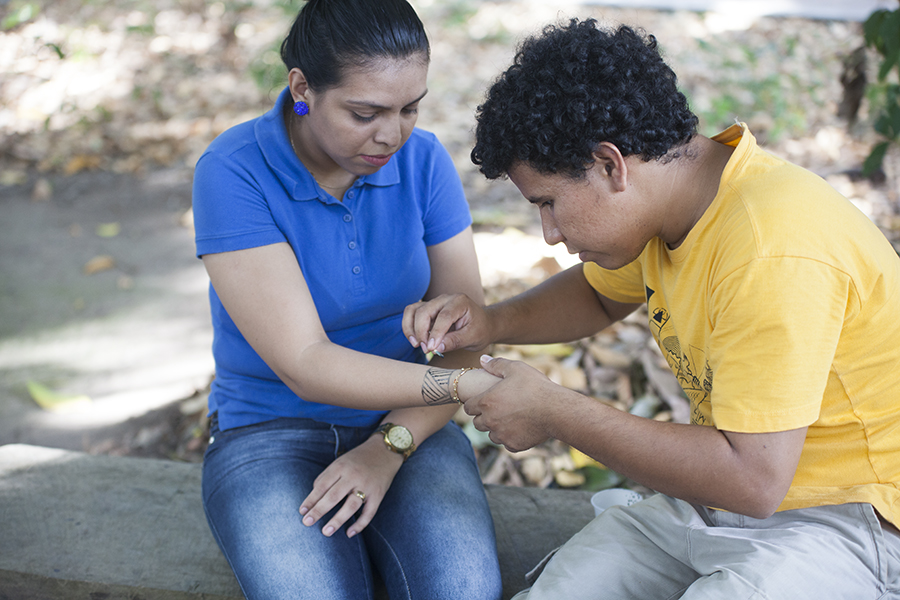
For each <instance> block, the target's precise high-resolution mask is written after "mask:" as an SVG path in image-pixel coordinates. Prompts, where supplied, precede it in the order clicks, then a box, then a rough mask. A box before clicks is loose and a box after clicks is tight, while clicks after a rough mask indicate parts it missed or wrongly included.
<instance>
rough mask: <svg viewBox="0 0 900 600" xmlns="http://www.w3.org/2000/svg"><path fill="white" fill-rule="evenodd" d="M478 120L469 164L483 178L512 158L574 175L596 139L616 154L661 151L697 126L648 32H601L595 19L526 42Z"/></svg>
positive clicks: (497, 173) (503, 170)
mask: <svg viewBox="0 0 900 600" xmlns="http://www.w3.org/2000/svg"><path fill="white" fill-rule="evenodd" d="M476 117H477V126H476V130H475V138H476V144H475V148H474V149H473V150H472V161H473V162H474V163H475V164H476V165H479V166H480V169H481V172H482V173H484V175H485V176H487V177H488V178H490V179H496V178H498V177H502V176H504V175H507V174H508V173H509V169H510V168H511V167H512V166H513V164H514V163H516V162H519V161H521V162H524V163H527V164H528V166H530V167H531V168H534V169H535V170H537V171H539V172H543V173H562V174H566V175H569V176H571V177H575V178H578V177H581V176H582V175H583V174H584V171H585V169H586V168H587V166H588V165H590V164H591V163H592V162H593V158H592V154H593V152H594V150H595V149H596V147H597V145H598V144H599V143H600V142H610V143H612V144H615V145H616V147H618V148H619V151H620V152H621V153H622V155H623V156H629V155H639V156H640V157H641V158H642V159H643V160H646V161H649V160H652V159H655V158H661V157H663V156H665V155H666V154H667V153H668V152H669V150H670V149H672V148H674V147H676V146H679V145H681V144H684V143H687V142H688V141H690V139H691V138H692V137H693V136H694V134H695V133H696V131H697V123H698V120H697V117H696V116H695V115H694V114H693V113H692V112H691V111H690V109H689V108H688V103H687V99H686V98H685V96H684V94H682V93H681V92H680V91H678V88H677V86H676V77H675V73H674V72H673V71H672V69H671V68H669V66H668V65H666V64H665V62H663V59H662V57H661V56H660V54H659V50H658V49H657V45H656V39H655V38H654V37H653V36H647V37H646V38H644V37H642V36H641V35H639V34H638V33H637V32H635V31H634V30H633V29H631V28H630V27H626V26H620V27H619V28H618V29H615V30H604V29H601V28H599V27H597V22H596V21H595V20H593V19H588V20H584V21H579V20H577V19H572V20H571V21H570V22H569V23H568V24H567V25H559V26H557V25H551V26H548V27H546V28H545V29H544V30H543V33H542V35H540V36H537V37H533V38H530V39H528V40H526V41H525V42H523V43H522V45H521V46H520V47H519V50H518V52H517V54H516V57H515V60H514V61H513V64H512V66H510V67H509V69H507V71H506V72H505V73H503V74H502V75H501V76H500V77H499V78H498V79H497V80H496V82H495V83H494V84H493V85H492V86H491V88H490V89H489V90H488V93H487V97H486V99H485V102H484V103H483V104H482V105H481V106H479V107H478V112H477V115H476ZM672 157H674V156H672Z"/></svg>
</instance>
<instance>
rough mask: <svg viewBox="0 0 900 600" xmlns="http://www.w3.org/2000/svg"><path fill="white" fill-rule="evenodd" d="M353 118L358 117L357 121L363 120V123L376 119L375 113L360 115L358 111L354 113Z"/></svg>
mask: <svg viewBox="0 0 900 600" xmlns="http://www.w3.org/2000/svg"><path fill="white" fill-rule="evenodd" d="M353 118H354V119H356V120H357V121H361V122H363V123H368V122H370V121H374V120H375V115H371V116H368V117H365V116H363V115H360V114H357V113H353Z"/></svg>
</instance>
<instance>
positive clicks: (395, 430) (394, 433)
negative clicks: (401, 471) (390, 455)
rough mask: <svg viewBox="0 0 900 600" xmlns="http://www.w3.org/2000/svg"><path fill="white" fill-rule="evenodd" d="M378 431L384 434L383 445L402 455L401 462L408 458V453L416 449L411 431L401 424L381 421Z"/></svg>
mask: <svg viewBox="0 0 900 600" xmlns="http://www.w3.org/2000/svg"><path fill="white" fill-rule="evenodd" d="M378 431H380V432H381V434H382V435H384V445H385V446H387V447H388V448H389V449H390V450H391V451H392V452H396V453H397V454H402V455H403V462H406V459H407V458H409V455H410V454H412V453H413V451H414V450H415V449H416V444H415V442H413V436H412V433H411V432H410V431H409V429H407V428H406V427H404V426H403V425H394V424H393V423H382V425H381V427H379V428H378Z"/></svg>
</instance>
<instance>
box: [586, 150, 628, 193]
mask: <svg viewBox="0 0 900 600" xmlns="http://www.w3.org/2000/svg"><path fill="white" fill-rule="evenodd" d="M591 156H592V157H593V159H594V164H595V165H596V166H598V167H600V168H601V169H602V171H603V175H605V176H606V177H607V178H609V182H610V184H611V185H612V187H613V189H614V190H616V191H617V192H624V191H625V188H626V187H627V185H628V167H627V166H626V164H625V157H624V156H622V153H621V152H619V148H618V147H617V146H616V145H615V144H612V143H610V142H600V143H599V144H597V147H596V148H595V149H594V152H593V153H592V154H591Z"/></svg>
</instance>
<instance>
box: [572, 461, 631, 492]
mask: <svg viewBox="0 0 900 600" xmlns="http://www.w3.org/2000/svg"><path fill="white" fill-rule="evenodd" d="M579 470H580V471H581V473H582V475H584V483H583V484H581V485H580V486H578V489H581V490H588V491H591V492H599V491H600V490H607V489H609V488H613V487H616V486H617V485H619V484H620V483H622V482H623V481H625V478H624V477H623V476H621V475H619V474H618V473H616V472H615V471H613V470H611V469H602V468H600V467H594V466H587V467H582V468H581V469H579Z"/></svg>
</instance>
